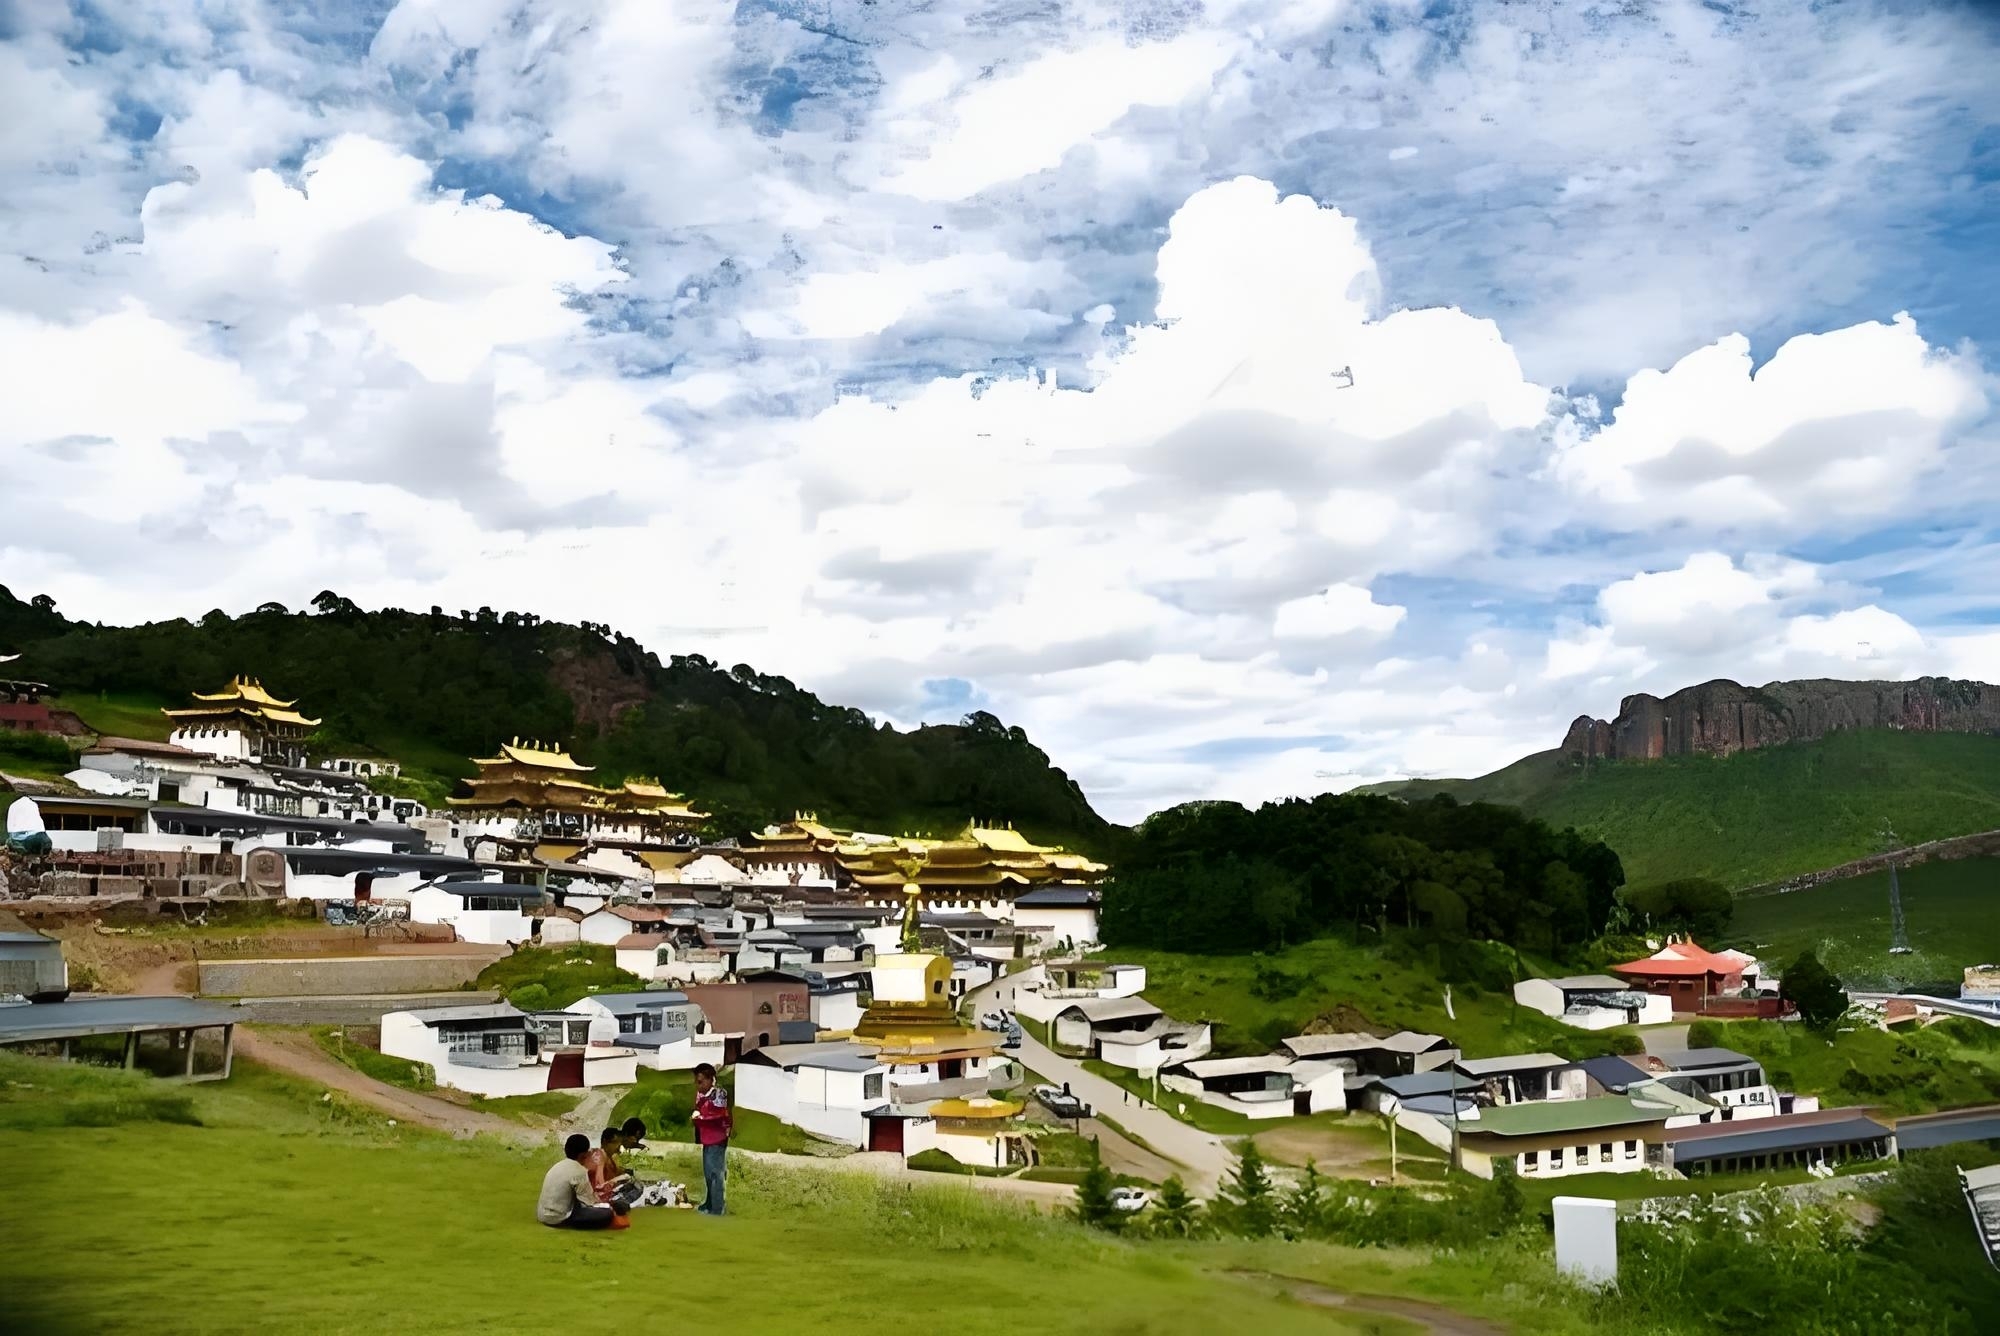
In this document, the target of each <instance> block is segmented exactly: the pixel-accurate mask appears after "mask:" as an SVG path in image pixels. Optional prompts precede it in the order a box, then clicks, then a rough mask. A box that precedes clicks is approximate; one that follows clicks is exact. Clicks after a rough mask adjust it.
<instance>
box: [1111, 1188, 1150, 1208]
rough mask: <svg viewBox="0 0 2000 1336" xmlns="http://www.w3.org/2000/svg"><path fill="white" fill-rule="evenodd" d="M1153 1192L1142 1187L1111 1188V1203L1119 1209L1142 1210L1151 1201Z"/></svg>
mask: <svg viewBox="0 0 2000 1336" xmlns="http://www.w3.org/2000/svg"><path fill="white" fill-rule="evenodd" d="M1152 1200H1153V1194H1152V1193H1150V1192H1148V1191H1146V1189H1144V1188H1113V1189H1111V1205H1112V1207H1113V1208H1114V1209H1116V1210H1120V1211H1143V1210H1145V1209H1146V1207H1147V1206H1148V1205H1150V1204H1151V1203H1152Z"/></svg>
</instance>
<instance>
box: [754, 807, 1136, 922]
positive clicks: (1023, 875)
mask: <svg viewBox="0 0 2000 1336" xmlns="http://www.w3.org/2000/svg"><path fill="white" fill-rule="evenodd" d="M742 854H743V857H744V859H745V861H746V862H747V863H749V864H751V865H753V866H770V865H776V866H780V867H784V868H786V869H787V870H790V869H791V868H793V867H798V868H807V867H813V868H818V867H823V868H825V869H826V870H827V872H828V873H830V874H831V875H833V877H834V879H835V881H836V882H837V883H838V884H839V885H841V886H845V887H850V888H852V889H853V890H855V891H858V892H859V893H860V894H861V896H862V898H863V899H864V900H867V901H868V902H870V903H882V904H890V903H894V897H895V896H896V895H897V894H899V893H900V892H901V891H902V889H903V887H904V885H905V884H906V878H905V875H904V870H903V868H902V866H901V865H902V864H903V863H904V862H905V861H907V860H909V859H912V858H917V859H920V860H921V866H920V867H919V868H917V869H916V871H915V873H914V877H915V885H916V886H917V887H918V889H919V891H920V892H921V894H922V896H923V898H924V900H925V902H926V903H927V904H930V905H933V906H941V905H965V906H983V905H998V904H1002V903H1005V902H1009V901H1012V900H1013V899H1014V897H1015V896H1017V895H1019V894H1021V893H1022V892H1024V891H1029V890H1034V889H1037V888H1040V887H1045V886H1080V887H1088V886H1095V885H1096V884H1097V883H1098V882H1099V881H1101V880H1103V878H1104V874H1105V873H1106V872H1107V871H1109V869H1108V868H1107V867H1106V866H1105V865H1104V864H1103V863H1098V862H1093V861H1092V860H1091V859H1089V858H1087V857H1085V856H1084V855H1082V854H1077V853H1071V852H1070V851H1068V850H1066V849H1064V848H1062V847H1060V846H1058V845H1046V844H1035V843H1033V842H1032V841H1030V840H1029V839H1028V838H1027V837H1026V836H1024V835H1022V834H1021V833H1020V832H1019V831H1017V830H1015V829H1014V828H1013V827H1012V826H1011V825H981V824H980V823H979V822H977V821H971V822H968V823H966V826H965V828H964V829H963V830H962V831H960V832H959V833H958V834H957V835H955V836H953V837H951V838H949V839H933V838H930V837H928V836H920V835H898V836H886V835H869V834H863V833H859V832H855V831H843V830H836V829H834V828H833V827H831V826H828V825H825V824H824V823H822V822H821V821H820V820H819V819H818V818H817V816H816V815H814V814H812V813H807V812H801V813H799V814H797V815H796V816H795V817H794V818H793V819H792V820H791V821H788V822H785V823H784V824H782V825H773V826H766V827H765V828H764V829H763V830H762V831H761V832H759V833H757V834H755V835H752V836H751V837H750V838H749V839H748V840H746V841H745V842H744V845H743V849H742Z"/></svg>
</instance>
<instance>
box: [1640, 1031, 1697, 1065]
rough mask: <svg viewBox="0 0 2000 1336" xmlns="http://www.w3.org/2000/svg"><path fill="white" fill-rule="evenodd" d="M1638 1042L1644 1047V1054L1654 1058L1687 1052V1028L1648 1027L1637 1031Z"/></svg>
mask: <svg viewBox="0 0 2000 1336" xmlns="http://www.w3.org/2000/svg"><path fill="white" fill-rule="evenodd" d="M1639 1041H1640V1042H1641V1043H1643V1044H1644V1045H1645V1046H1646V1052H1647V1053H1648V1054H1651V1055H1653V1056H1655V1057H1662V1058H1664V1057H1670V1056H1672V1055H1673V1054H1675V1053H1685V1052H1687V1051H1688V1027H1687V1026H1685V1025H1649V1026H1647V1027H1646V1028H1645V1029H1643V1030H1641V1031H1639Z"/></svg>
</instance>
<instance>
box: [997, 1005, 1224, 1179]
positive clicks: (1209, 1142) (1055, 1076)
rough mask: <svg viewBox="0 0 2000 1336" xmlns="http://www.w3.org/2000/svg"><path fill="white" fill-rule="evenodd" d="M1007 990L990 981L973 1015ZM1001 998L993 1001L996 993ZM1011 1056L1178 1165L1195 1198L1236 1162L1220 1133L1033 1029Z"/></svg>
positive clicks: (1022, 1039) (1025, 1035) (1023, 1037)
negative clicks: (1156, 1103)
mask: <svg viewBox="0 0 2000 1336" xmlns="http://www.w3.org/2000/svg"><path fill="white" fill-rule="evenodd" d="M1010 991H1011V989H1010V986H1009V984H1008V983H1007V980H1006V979H1005V978H1002V979H1000V980H997V981H996V982H994V983H991V984H988V985H987V986H986V987H985V988H982V989H980V990H979V991H978V992H976V993H974V994H973V995H972V997H971V1002H972V1006H973V1014H974V1015H983V1014H985V1013H986V1012H987V1011H988V1010H990V1009H992V1008H993V1007H995V1006H1002V1007H1004V1006H1006V1005H1008V1003H1007V994H1008V993H1009V992H1010ZM996 992H998V993H999V994H1000V998H999V999H998V1000H997V1001H996V999H995V996H994V994H995V993H996ZM1013 1056H1015V1057H1016V1058H1019V1059H1020V1060H1021V1062H1022V1063H1024V1064H1025V1065H1026V1066H1028V1067H1031V1068H1033V1069H1034V1070H1035V1071H1037V1072H1040V1073H1041V1074H1042V1076H1043V1077H1045V1078H1046V1079H1047V1080H1049V1081H1051V1082H1053V1083H1054V1084H1056V1085H1063V1084H1067V1085H1068V1086H1069V1088H1070V1093H1071V1094H1074V1095H1075V1096H1076V1097H1077V1098H1079V1099H1081V1100H1082V1101H1083V1102H1084V1103H1086V1104H1088V1105H1090V1106H1091V1108H1092V1109H1093V1110H1095V1111H1096V1112H1098V1113H1101V1114H1104V1115H1106V1116H1108V1117H1110V1118H1112V1119H1113V1120H1115V1121H1116V1122H1117V1124H1118V1125H1119V1126H1120V1127H1122V1128H1124V1129H1125V1130H1126V1131H1127V1132H1130V1133H1131V1134H1132V1135H1133V1136H1135V1137H1137V1138H1138V1139H1139V1140H1141V1141H1143V1142H1145V1143H1146V1145H1148V1146H1150V1147H1152V1149H1153V1150H1154V1151H1155V1152H1156V1153H1158V1154H1160V1155H1163V1156H1165V1157H1166V1158H1167V1159H1169V1160H1172V1161H1173V1162H1174V1163H1175V1164H1178V1165H1179V1166H1181V1169H1182V1170H1183V1175H1182V1177H1183V1181H1185V1182H1186V1184H1187V1187H1188V1190H1189V1191H1190V1192H1192V1193H1194V1194H1195V1195H1196V1196H1198V1197H1207V1196H1212V1195H1214V1192H1215V1188H1216V1185H1217V1184H1218V1183H1220V1182H1221V1181H1222V1177H1223V1175H1225V1174H1227V1173H1228V1172H1230V1171H1231V1170H1232V1169H1234V1168H1235V1167H1236V1155H1235V1152H1233V1151H1231V1150H1230V1149H1229V1147H1228V1146H1227V1145H1225V1144H1224V1143H1223V1140H1222V1138H1220V1137H1218V1136H1215V1135H1213V1134H1212V1133H1208V1132H1204V1131H1202V1130H1201V1129H1200V1128H1198V1127H1190V1126H1188V1124H1186V1123H1184V1122H1182V1121H1181V1120H1180V1119H1178V1118H1176V1117H1174V1116H1173V1115H1172V1114H1170V1113H1167V1112H1165V1111H1163V1110H1161V1109H1157V1108H1154V1107H1153V1106H1152V1105H1150V1104H1142V1103H1140V1102H1139V1101H1138V1099H1137V1097H1136V1096H1131V1097H1130V1099H1131V1102H1130V1103H1127V1102H1126V1101H1127V1099H1128V1094H1127V1091H1126V1090H1125V1087H1123V1086H1121V1085H1118V1084H1117V1083H1115V1082H1113V1081H1107V1080H1106V1079H1105V1078H1103V1077H1101V1076H1098V1075H1096V1074H1095V1073H1093V1072H1090V1071H1087V1070H1085V1068H1084V1066H1083V1064H1082V1063H1080V1062H1075V1061H1073V1060H1071V1059H1069V1058H1065V1057H1063V1056H1061V1055H1060V1054H1058V1053H1055V1052H1053V1051H1052V1050H1050V1049H1049V1048H1048V1047H1047V1046H1046V1045H1044V1044H1043V1043H1042V1042H1041V1041H1040V1040H1038V1039H1036V1038H1035V1037H1034V1036H1033V1035H1031V1034H1024V1035H1023V1036H1022V1038H1021V1047H1020V1048H1018V1049H1016V1050H1014V1052H1013Z"/></svg>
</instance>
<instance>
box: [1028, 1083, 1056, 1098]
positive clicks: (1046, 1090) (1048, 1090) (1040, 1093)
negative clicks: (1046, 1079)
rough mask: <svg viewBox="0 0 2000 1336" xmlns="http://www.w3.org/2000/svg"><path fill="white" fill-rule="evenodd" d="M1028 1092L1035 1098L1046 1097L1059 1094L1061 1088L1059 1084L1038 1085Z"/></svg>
mask: <svg viewBox="0 0 2000 1336" xmlns="http://www.w3.org/2000/svg"><path fill="white" fill-rule="evenodd" d="M1028 1093H1029V1094H1031V1095H1033V1096H1034V1097H1035V1098H1036V1099H1047V1098H1049V1096H1051V1095H1061V1094H1062V1093H1063V1088H1062V1087H1061V1086H1052V1085H1038V1086H1036V1087H1035V1088H1034V1089H1033V1090H1030V1091H1029V1092H1028Z"/></svg>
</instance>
